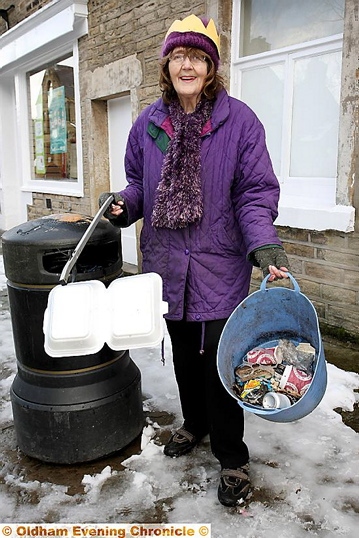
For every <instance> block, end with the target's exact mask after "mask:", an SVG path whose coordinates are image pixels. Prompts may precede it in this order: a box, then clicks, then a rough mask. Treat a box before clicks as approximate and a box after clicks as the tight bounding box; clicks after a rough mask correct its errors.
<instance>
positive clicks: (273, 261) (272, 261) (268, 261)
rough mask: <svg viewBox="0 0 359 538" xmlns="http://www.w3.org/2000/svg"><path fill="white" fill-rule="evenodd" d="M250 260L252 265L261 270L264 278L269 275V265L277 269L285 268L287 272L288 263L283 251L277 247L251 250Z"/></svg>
mask: <svg viewBox="0 0 359 538" xmlns="http://www.w3.org/2000/svg"><path fill="white" fill-rule="evenodd" d="M250 259H251V261H252V263H253V265H255V266H257V267H260V268H261V269H262V271H263V276H264V277H266V276H267V275H269V269H268V267H269V265H274V266H275V267H277V268H278V269H280V268H281V267H286V268H287V269H288V270H289V261H288V258H287V255H286V253H285V250H284V249H283V247H280V246H279V245H271V246H268V247H267V246H264V247H260V248H259V249H257V250H253V252H251V254H250Z"/></svg>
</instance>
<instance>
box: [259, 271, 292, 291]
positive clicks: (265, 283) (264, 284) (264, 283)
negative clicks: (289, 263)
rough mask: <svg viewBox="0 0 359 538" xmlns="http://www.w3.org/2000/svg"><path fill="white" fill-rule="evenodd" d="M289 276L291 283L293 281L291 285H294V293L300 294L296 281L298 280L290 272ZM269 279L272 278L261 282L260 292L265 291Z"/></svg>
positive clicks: (266, 278)
mask: <svg viewBox="0 0 359 538" xmlns="http://www.w3.org/2000/svg"><path fill="white" fill-rule="evenodd" d="M287 274H288V276H289V279H290V281H291V283H292V285H293V289H294V291H296V292H297V293H299V292H300V287H299V284H298V282H297V281H296V279H295V278H294V276H293V275H292V274H291V273H289V272H288V273H287ZM269 277H270V275H267V276H266V277H265V278H263V280H262V282H261V285H260V288H259V289H260V291H265V289H266V286H267V282H268V278H269Z"/></svg>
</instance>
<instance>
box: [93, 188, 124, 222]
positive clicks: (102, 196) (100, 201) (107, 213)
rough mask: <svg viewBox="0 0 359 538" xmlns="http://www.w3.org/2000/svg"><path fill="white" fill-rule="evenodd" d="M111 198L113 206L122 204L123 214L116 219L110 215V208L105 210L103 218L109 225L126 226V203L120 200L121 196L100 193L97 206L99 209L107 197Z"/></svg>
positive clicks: (114, 193)
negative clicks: (118, 203)
mask: <svg viewBox="0 0 359 538" xmlns="http://www.w3.org/2000/svg"><path fill="white" fill-rule="evenodd" d="M111 195H112V196H113V202H112V203H113V204H117V202H123V206H122V209H123V213H121V215H120V216H119V217H116V215H112V213H111V206H110V207H109V208H108V209H106V211H105V213H104V217H106V219H108V220H109V221H110V222H111V224H114V225H115V226H126V225H127V221H128V214H127V209H126V203H125V200H124V199H123V198H122V196H121V194H119V193H118V192H102V193H101V194H100V196H99V198H98V205H99V207H101V206H102V205H103V204H104V203H105V202H106V200H107V198H108V197H109V196H111Z"/></svg>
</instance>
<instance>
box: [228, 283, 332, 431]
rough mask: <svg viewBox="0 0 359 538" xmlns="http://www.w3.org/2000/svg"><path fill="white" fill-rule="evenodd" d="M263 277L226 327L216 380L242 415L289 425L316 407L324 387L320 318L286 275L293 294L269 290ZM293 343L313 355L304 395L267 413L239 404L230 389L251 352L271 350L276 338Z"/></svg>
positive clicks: (252, 406)
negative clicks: (307, 346) (309, 349)
mask: <svg viewBox="0 0 359 538" xmlns="http://www.w3.org/2000/svg"><path fill="white" fill-rule="evenodd" d="M268 278H269V277H266V278H265V279H264V280H263V281H262V283H261V286H260V289H259V290H258V291H256V292H254V293H252V294H251V295H249V296H248V297H247V298H246V299H244V301H242V302H241V303H240V304H239V305H238V306H237V308H236V309H235V310H234V312H233V313H232V315H231V316H230V317H229V319H228V321H227V323H226V325H225V326H224V329H223V332H222V335H221V338H220V342H219V346H218V352H217V368H218V373H219V377H220V379H221V381H222V383H223V385H224V387H225V388H226V389H227V391H228V392H229V394H231V395H232V396H233V398H235V399H236V400H237V401H238V404H239V405H240V406H241V407H243V409H245V410H246V411H249V412H251V413H255V414H256V415H258V416H260V417H262V418H265V419H266V420H271V421H273V422H292V421H294V420H298V419H300V418H303V417H305V416H306V415H308V414H309V413H311V411H313V409H315V408H316V407H317V405H318V404H319V402H320V401H321V399H322V398H323V396H324V393H325V390H326V386H327V368H326V362H325V357H324V351H323V347H322V339H321V335H320V330H319V324H318V318H317V314H316V311H315V309H314V306H313V304H312V303H311V302H310V300H309V299H308V298H307V297H306V296H305V295H303V293H301V292H300V288H299V286H298V283H297V282H296V280H295V279H294V278H293V276H292V275H291V274H290V273H289V278H290V280H291V282H292V285H293V289H290V288H285V287H271V288H267V280H268ZM282 338H283V339H289V340H292V341H293V342H294V343H295V344H299V343H300V342H309V343H310V344H311V345H312V346H313V347H314V348H315V351H316V356H315V366H314V372H313V379H312V382H311V384H310V386H309V388H308V390H307V391H306V393H305V394H304V395H303V396H302V397H301V398H300V399H299V400H298V401H297V402H296V403H294V404H293V405H291V406H290V407H286V408H284V409H265V408H264V407H260V406H257V405H252V404H249V403H246V402H244V401H242V400H241V399H240V398H239V396H238V395H237V394H236V392H235V391H234V390H233V385H234V384H235V373H234V371H235V368H236V367H237V366H239V365H240V364H241V363H242V362H243V359H244V358H245V356H246V354H247V352H248V351H250V350H252V349H253V348H255V347H273V346H275V345H277V343H278V341H279V340H280V339H282Z"/></svg>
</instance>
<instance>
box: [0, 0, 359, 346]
mask: <svg viewBox="0 0 359 538" xmlns="http://www.w3.org/2000/svg"><path fill="white" fill-rule="evenodd" d="M58 1H59V0H52V1H46V0H21V1H20V2H17V3H16V6H15V7H14V8H12V9H11V10H9V12H8V15H9V17H8V18H9V27H8V26H7V23H6V22H5V20H1V19H0V46H1V38H2V37H3V36H6V35H9V36H10V35H11V31H12V29H13V28H15V27H16V25H21V24H22V23H23V21H25V20H26V19H27V18H31V17H32V18H33V19H34V20H35V17H36V16H37V14H38V13H39V12H40V11H41V10H45V9H48V10H49V9H53V5H54V4H56V3H57V2H58ZM60 1H61V0H60ZM62 1H63V2H65V3H66V2H68V0H62ZM78 3H79V4H82V5H83V6H84V8H85V7H86V9H87V25H88V26H87V31H86V32H85V33H83V35H81V36H80V37H79V39H78V70H79V71H78V77H79V95H80V110H81V142H82V172H83V191H82V193H81V196H80V195H76V196H72V195H69V194H62V193H49V192H46V191H45V190H44V192H40V191H39V190H37V191H36V192H31V193H30V195H29V197H28V203H27V204H26V205H27V218H28V219H34V218H38V217H40V216H43V215H48V214H51V213H58V212H68V211H72V212H79V213H83V214H94V213H95V212H96V210H97V199H98V195H99V193H100V192H102V191H106V190H110V169H109V167H110V165H109V158H108V156H109V145H110V140H109V107H110V105H111V103H110V101H112V100H113V99H115V98H117V97H121V96H125V97H126V98H127V99H128V103H129V104H130V110H131V118H132V120H134V119H135V118H136V117H137V115H138V113H139V112H140V111H141V110H142V109H143V108H144V107H145V106H146V105H147V104H149V103H150V102H152V101H153V100H154V99H156V98H157V97H158V96H159V95H160V93H159V88H158V58H159V53H160V47H161V43H162V40H163V37H164V34H165V32H166V30H167V29H168V27H169V25H170V24H171V22H172V21H173V20H174V19H175V18H183V17H184V16H186V15H187V14H189V13H195V14H197V15H202V14H207V15H208V16H210V17H213V18H214V20H215V21H216V22H217V25H218V27H219V28H220V30H221V60H222V65H221V70H222V74H223V76H224V78H225V80H226V81H227V82H228V86H229V85H230V82H231V55H232V49H231V46H232V37H233V36H232V22H233V2H232V0H202V1H199V0H195V1H193V0H192V1H190V0H178V1H177V2H176V3H172V2H168V1H166V0H148V1H143V0H122V1H121V2H119V1H117V0H88V1H87V2H86V1H85V0H81V1H79V2H78ZM9 4H11V2H10V1H8V2H5V1H4V0H0V8H1V9H8V8H9ZM68 4H69V6H72V4H76V2H75V0H74V2H73V3H71V2H68ZM75 7H76V6H75ZM357 50H359V18H358V5H357V2H356V0H346V1H345V19H344V37H343V55H342V62H343V63H342V82H341V103H340V107H341V108H340V129H339V159H338V176H340V177H341V182H340V185H341V187H340V188H338V189H337V193H336V197H337V202H338V203H340V204H341V205H342V206H352V207H353V208H354V209H356V212H355V214H356V215H357V214H358V209H359V187H358V172H359V170H358V162H359V161H358V147H359V146H358V128H359V125H358V124H359V115H358V110H359V64H358V57H357V53H356V51H357ZM1 76H2V75H1V69H0V80H1ZM0 136H4V130H2V132H1V133H0ZM343 185H344V188H343ZM5 210H6V204H5V203H4V211H5ZM353 214H354V212H353ZM358 224H359V221H358V216H356V217H355V222H353V223H352V226H350V227H348V229H346V230H338V229H336V230H335V229H324V230H323V229H320V230H315V229H305V228H303V227H294V226H286V225H280V226H278V229H279V234H280V237H281V239H282V240H283V243H284V246H285V249H286V251H287V253H288V256H289V260H290V263H291V271H292V273H293V274H294V276H295V278H296V279H297V281H298V283H299V285H300V287H301V291H302V292H303V293H305V294H306V295H307V296H308V297H309V298H310V299H311V300H312V301H313V303H314V304H315V307H316V309H317V312H318V316H319V319H320V322H321V326H322V328H323V331H327V332H329V333H332V334H334V335H337V336H341V337H342V338H344V339H347V340H350V341H353V342H354V341H355V342H359V232H358ZM259 281H260V275H259V274H258V272H257V271H256V270H254V273H253V280H252V289H256V288H257V287H258V285H259Z"/></svg>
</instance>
